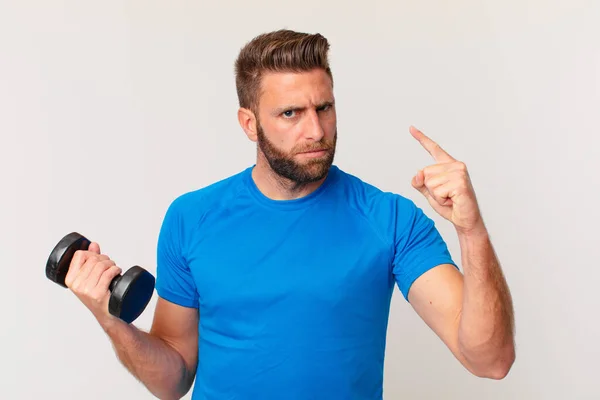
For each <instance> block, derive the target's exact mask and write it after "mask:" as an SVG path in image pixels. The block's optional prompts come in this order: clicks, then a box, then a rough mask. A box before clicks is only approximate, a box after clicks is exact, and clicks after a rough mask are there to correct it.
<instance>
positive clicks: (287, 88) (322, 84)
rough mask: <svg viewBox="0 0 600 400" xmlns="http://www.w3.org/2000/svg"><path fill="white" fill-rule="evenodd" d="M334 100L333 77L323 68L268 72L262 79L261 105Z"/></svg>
mask: <svg viewBox="0 0 600 400" xmlns="http://www.w3.org/2000/svg"><path fill="white" fill-rule="evenodd" d="M332 100H333V85H332V81H331V78H330V77H329V75H327V73H326V72H325V71H324V70H322V69H315V70H312V71H306V72H267V73H265V74H264V75H263V76H262V80H261V96H260V104H261V107H263V106H264V107H278V106H280V105H281V104H282V103H286V104H287V103H289V104H291V105H298V106H301V105H310V104H318V103H321V102H323V101H332Z"/></svg>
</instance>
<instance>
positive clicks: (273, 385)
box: [67, 30, 515, 400]
mask: <svg viewBox="0 0 600 400" xmlns="http://www.w3.org/2000/svg"><path fill="white" fill-rule="evenodd" d="M328 49H329V44H328V42H327V40H326V39H325V38H324V37H323V36H321V35H318V34H316V35H309V34H303V33H297V32H293V31H287V30H282V31H276V32H271V33H268V34H264V35H261V36H258V37H257V38H255V39H253V40H252V41H251V42H249V43H248V44H247V45H246V46H245V47H244V48H243V49H242V50H241V52H240V55H239V58H238V59H237V62H236V84H237V90H238V96H239V101H240V109H239V111H238V120H239V123H240V125H241V127H242V129H243V130H244V132H245V133H246V135H247V136H248V138H249V139H250V140H252V141H254V142H256V143H257V160H256V165H253V166H251V167H248V168H247V169H245V170H244V171H241V172H240V173H238V174H236V175H234V176H231V177H228V178H227V179H224V180H222V181H219V182H216V183H214V184H212V185H210V186H208V187H205V188H202V189H199V190H194V191H190V192H188V193H185V194H182V195H181V196H179V197H177V198H176V199H175V200H174V201H173V203H172V204H171V205H170V207H169V209H168V210H167V213H166V216H165V219H164V222H163V225H162V228H161V232H160V236H159V244H158V265H157V285H156V289H157V293H158V295H159V299H158V303H157V306H156V310H155V315H154V321H153V325H152V328H151V330H150V332H149V333H146V332H143V331H141V330H139V329H137V328H136V327H134V326H133V325H127V324H125V323H123V322H122V321H120V320H117V319H115V318H113V317H111V316H110V315H109V314H108V312H107V308H108V307H107V302H108V296H109V293H108V290H107V287H108V284H109V282H110V281H111V279H112V278H113V277H114V276H115V275H116V274H118V273H120V268H118V267H117V266H116V265H115V264H114V262H112V261H111V260H110V259H109V258H108V256H106V255H102V254H101V252H100V248H99V245H98V244H97V243H93V244H92V247H90V250H89V251H87V252H79V253H77V255H76V257H75V258H74V260H73V263H72V265H71V268H70V271H69V275H68V276H67V284H68V286H69V287H70V288H71V289H72V290H73V291H74V292H75V293H76V294H77V296H78V297H80V299H81V300H82V301H83V302H84V303H85V304H86V305H87V306H88V307H89V308H90V310H91V311H92V312H93V313H94V315H95V316H96V318H97V320H98V322H99V323H100V325H101V326H102V327H103V329H104V330H105V331H106V332H107V333H108V335H109V337H110V339H111V341H112V343H113V344H114V347H115V351H116V353H117V355H118V357H119V359H120V360H121V361H122V363H123V364H124V365H125V366H126V367H127V368H128V370H129V371H130V372H131V373H132V374H133V375H134V376H135V377H136V378H137V379H138V380H140V381H141V382H142V383H143V384H144V385H145V386H146V387H147V388H148V389H149V390H150V391H151V392H152V393H153V394H154V395H155V396H157V397H159V398H161V399H177V398H180V397H182V396H183V395H184V394H185V393H187V392H188V391H189V390H190V388H191V386H192V383H193V382H194V379H195V380H196V384H195V386H194V392H193V398H194V399H219V400H222V399H252V400H256V399H260V400H270V399H278V400H279V399H302V400H307V399H327V400H334V399H340V400H341V399H344V400H346V399H365V400H366V399H370V400H375V399H381V398H382V396H383V394H382V385H383V365H384V352H385V344H386V330H387V322H388V315H389V307H390V300H391V296H392V293H393V290H394V287H395V285H397V286H398V288H399V290H400V291H401V293H402V294H403V295H404V297H405V299H406V300H407V301H408V302H409V303H410V304H411V306H412V307H413V308H414V309H415V311H416V312H417V313H418V315H420V317H421V318H423V320H424V321H425V322H426V324H427V325H428V326H429V327H430V328H431V329H432V330H433V331H434V332H435V333H436V334H437V335H438V336H439V337H440V339H441V340H442V341H443V342H444V343H445V344H446V345H447V346H448V348H449V349H450V350H451V351H452V353H453V354H454V356H455V357H456V358H457V359H458V360H459V361H460V363H462V365H464V367H465V368H466V369H467V370H468V371H470V372H471V373H473V374H475V375H477V376H480V377H486V378H491V379H501V378H503V377H504V376H505V375H506V374H507V373H508V371H509V369H510V368H511V365H512V363H513V361H514V358H515V351H514V344H513V316H512V313H513V310H512V302H511V297H510V293H509V290H508V288H507V285H506V282H505V280H504V278H503V274H502V271H501V268H500V266H499V263H498V260H497V259H496V257H495V254H494V250H493V248H492V244H491V243H490V239H489V236H488V233H487V231H486V228H485V225H484V222H483V220H482V217H481V215H480V212H479V209H478V206H477V201H476V197H475V194H474V191H473V188H472V187H471V184H470V181H469V175H468V172H467V169H466V167H465V165H464V164H463V163H461V162H459V161H457V160H455V159H453V158H452V157H451V156H450V155H449V154H447V153H446V152H445V151H444V150H442V148H440V147H439V146H438V145H437V144H436V143H434V142H433V141H432V140H431V139H429V138H428V137H427V136H425V135H424V134H423V133H421V132H420V131H418V130H417V129H415V128H413V127H411V128H410V132H411V134H412V135H413V136H414V138H415V139H416V140H418V141H419V142H420V143H421V144H422V146H423V147H424V149H425V150H426V151H428V152H429V153H430V154H431V156H432V158H433V163H432V165H431V166H428V167H426V168H424V169H422V170H421V171H419V173H418V174H417V175H416V176H415V177H414V178H413V180H412V185H413V186H414V187H415V188H416V189H417V190H418V191H419V192H421V193H422V195H424V196H425V197H426V198H427V200H428V201H429V203H430V204H431V206H432V208H433V209H434V210H435V211H436V212H438V213H439V214H440V215H442V216H443V217H444V218H446V219H447V220H449V221H450V222H451V223H452V224H453V225H454V226H455V228H456V232H457V235H458V238H459V241H460V248H461V260H462V265H463V270H464V275H463V274H461V272H460V271H459V270H458V268H457V267H456V264H455V263H454V262H453V260H452V258H451V256H450V254H449V252H448V250H447V247H446V244H445V242H444V241H443V239H442V238H441V237H440V235H439V233H438V231H437V229H436V228H435V226H434V224H433V222H432V220H431V219H429V218H428V217H427V216H426V215H425V214H424V213H423V211H422V210H421V209H419V208H418V207H416V206H415V204H414V203H413V202H412V201H410V200H408V199H406V198H404V197H402V196H400V195H397V194H392V193H387V192H383V191H381V190H379V189H377V188H375V187H373V186H371V185H369V184H367V183H365V182H363V181H361V180H360V179H358V178H357V177H355V176H352V175H350V174H347V173H345V172H344V171H342V170H341V169H340V168H338V167H337V166H335V165H333V159H334V154H335V149H336V140H337V128H336V111H335V98H334V94H333V78H332V73H331V70H330V68H329V64H328Z"/></svg>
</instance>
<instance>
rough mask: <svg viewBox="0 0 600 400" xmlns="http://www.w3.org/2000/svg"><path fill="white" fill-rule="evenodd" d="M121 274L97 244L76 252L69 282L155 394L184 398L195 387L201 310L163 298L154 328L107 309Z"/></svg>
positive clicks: (127, 363) (119, 354) (126, 362)
mask: <svg viewBox="0 0 600 400" xmlns="http://www.w3.org/2000/svg"><path fill="white" fill-rule="evenodd" d="M119 273H121V268H119V267H117V266H116V264H115V263H114V261H112V260H110V258H109V257H108V256H106V255H104V254H101V253H100V247H99V245H98V244H97V243H92V244H91V245H90V247H89V249H88V250H87V251H78V252H76V253H75V255H74V256H73V260H72V262H71V265H70V266H69V272H68V273H67V276H66V279H65V283H66V284H67V287H69V289H70V290H71V291H72V292H73V293H74V294H75V295H76V296H77V297H78V298H79V299H80V300H81V301H82V302H83V303H84V305H85V306H86V307H87V308H88V309H89V310H90V311H91V312H92V314H93V315H94V316H95V318H96V320H97V321H98V323H99V324H100V326H101V327H102V328H103V329H104V331H105V332H106V334H107V335H108V336H109V338H110V340H111V342H112V345H113V347H114V349H115V352H116V354H117V357H118V358H119V360H120V361H121V363H122V364H123V365H124V366H125V367H126V368H127V369H128V370H129V372H130V373H131V374H132V375H133V376H134V377H136V378H137V379H138V380H139V381H140V382H141V383H142V384H143V385H144V386H146V388H147V389H148V390H149V391H150V392H151V393H152V394H153V395H154V396H156V397H158V398H160V399H164V400H170V399H180V398H181V397H183V396H184V395H185V394H186V393H187V392H188V391H189V390H190V388H191V386H192V383H193V381H194V378H195V372H196V366H197V363H198V359H197V354H198V320H199V315H198V309H196V308H189V307H182V306H179V305H177V304H174V303H171V302H168V301H167V300H165V299H163V298H161V297H159V298H158V302H157V305H156V309H155V314H154V319H153V322H152V327H151V329H150V332H144V331H142V330H140V329H138V328H136V327H135V326H134V325H131V324H127V323H125V322H124V321H122V320H121V319H118V318H116V317H114V316H112V315H111V314H110V313H109V312H108V302H109V298H110V291H109V290H108V287H109V284H110V282H111V281H112V279H113V278H114V277H115V276H117V275H118V274H119Z"/></svg>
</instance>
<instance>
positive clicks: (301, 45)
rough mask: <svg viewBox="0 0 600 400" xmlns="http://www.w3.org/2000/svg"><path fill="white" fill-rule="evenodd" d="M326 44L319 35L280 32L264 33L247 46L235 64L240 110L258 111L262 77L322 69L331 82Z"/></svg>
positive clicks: (323, 38)
mask: <svg viewBox="0 0 600 400" xmlns="http://www.w3.org/2000/svg"><path fill="white" fill-rule="evenodd" d="M328 51H329V42H328V41H327V39H326V38H325V37H323V36H322V35H321V34H319V33H315V34H308V33H302V32H295V31H292V30H287V29H282V30H278V31H273V32H268V33H263V34H262V35H259V36H257V37H255V38H254V39H252V40H251V41H250V42H248V43H247V44H246V45H245V46H244V47H243V48H242V49H241V50H240V53H239V55H238V58H237V59H236V61H235V84H236V89H237V95H238V100H239V105H240V107H243V108H248V109H250V110H252V111H254V112H256V111H257V109H258V99H259V97H260V83H261V77H262V74H263V73H264V72H266V71H271V72H288V71H289V72H302V71H310V70H313V69H315V68H321V69H323V70H325V72H327V74H328V75H329V77H330V78H331V80H332V82H333V76H332V73H331V68H330V67H329V57H328Z"/></svg>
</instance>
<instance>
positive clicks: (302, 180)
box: [257, 123, 337, 187]
mask: <svg viewBox="0 0 600 400" xmlns="http://www.w3.org/2000/svg"><path fill="white" fill-rule="evenodd" d="M257 137H258V147H259V149H260V150H261V151H262V153H263V154H264V157H265V159H266V160H267V162H268V163H269V165H270V166H271V169H272V170H273V171H274V172H275V173H276V174H277V175H279V176H281V177H282V178H285V179H288V180H290V181H292V182H293V183H294V186H296V187H300V186H303V185H306V184H308V183H312V182H317V181H319V180H321V179H323V178H325V176H327V173H328V172H329V168H330V167H331V165H332V164H333V160H334V158H335V149H336V144H337V131H336V132H335V135H334V137H333V140H325V139H324V138H323V139H322V140H320V141H318V142H313V143H312V144H311V145H306V146H298V147H295V148H293V149H292V150H291V151H290V152H289V153H285V152H283V151H281V150H280V149H278V148H277V147H276V146H275V144H274V143H273V142H271V141H270V140H269V139H268V138H267V137H266V136H265V132H264V130H263V129H262V126H261V125H260V123H257ZM311 150H325V151H326V154H325V155H323V156H321V157H318V158H310V159H308V160H306V161H305V162H303V163H300V162H298V161H296V160H294V155H296V154H298V153H302V152H305V151H311Z"/></svg>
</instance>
